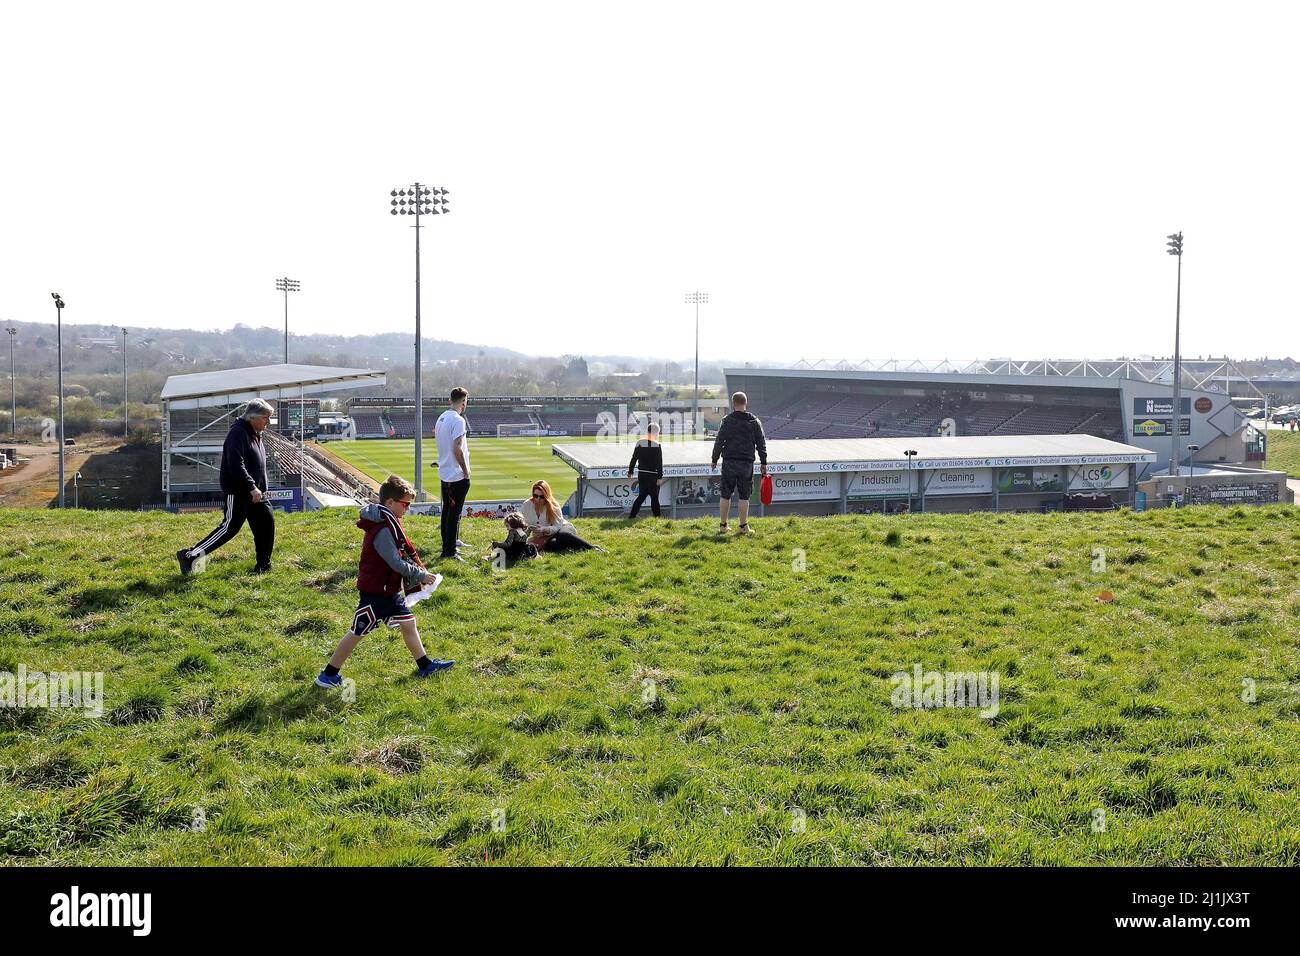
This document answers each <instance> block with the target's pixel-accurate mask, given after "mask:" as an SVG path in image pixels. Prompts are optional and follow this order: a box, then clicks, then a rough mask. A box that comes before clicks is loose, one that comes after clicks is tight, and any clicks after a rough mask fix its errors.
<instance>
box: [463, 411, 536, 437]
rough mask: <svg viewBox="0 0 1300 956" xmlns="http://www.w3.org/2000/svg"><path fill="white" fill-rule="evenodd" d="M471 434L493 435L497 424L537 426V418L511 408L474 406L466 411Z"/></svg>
mask: <svg viewBox="0 0 1300 956" xmlns="http://www.w3.org/2000/svg"><path fill="white" fill-rule="evenodd" d="M465 417H466V420H467V421H468V422H469V433H470V434H471V435H485V436H495V435H496V434H497V426H498V425H518V426H519V427H521V428H538V427H540V425H539V420H538V418H537V416H536V415H534V414H532V413H531V412H521V411H518V410H517V409H513V408H480V407H478V406H475V407H473V408H470V409H468V410H467V411H466V415H465Z"/></svg>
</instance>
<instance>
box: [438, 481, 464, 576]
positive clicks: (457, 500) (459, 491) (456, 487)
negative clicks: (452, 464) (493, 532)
mask: <svg viewBox="0 0 1300 956" xmlns="http://www.w3.org/2000/svg"><path fill="white" fill-rule="evenodd" d="M468 494H469V479H468V478H462V479H461V480H460V481H444V482H443V483H442V556H443V557H444V558H450V557H451V556H452V555H454V554H455V553H456V538H457V536H458V535H459V534H460V509H461V508H463V507H464V506H465V496H466V495H468Z"/></svg>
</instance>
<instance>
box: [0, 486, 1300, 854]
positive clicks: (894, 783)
mask: <svg viewBox="0 0 1300 956" xmlns="http://www.w3.org/2000/svg"><path fill="white" fill-rule="evenodd" d="M211 522H212V516H210V515H186V516H173V515H166V514H158V513H148V514H125V513H110V512H100V513H94V514H85V513H83V514H66V513H49V512H43V513H41V514H39V515H38V516H36V517H32V515H31V513H30V512H27V513H24V512H18V511H9V510H3V511H0V635H2V636H0V670H8V671H11V672H12V671H15V670H16V668H17V667H18V665H20V664H22V665H25V666H26V667H27V668H28V670H29V671H34V670H44V671H51V670H73V669H75V670H102V671H103V672H104V673H105V698H106V700H105V704H106V715H105V717H104V718H102V719H94V718H90V717H84V716H82V715H80V714H79V713H76V712H71V711H60V710H53V711H49V710H36V709H26V710H15V709H12V708H0V862H11V863H12V862H20V863H21V862H35V863H104V864H106V863H124V864H133V865H156V864H173V863H218V862H219V863H227V864H243V863H268V864H306V863H320V864H354V863H388V864H393V863H454V864H475V863H478V864H482V863H485V862H486V863H501V862H504V863H514V864H543V863H566V864H640V863H650V864H656V863H703V864H729V863H730V864H885V863H893V864H907V863H938V864H952V863H1025V864H1057V863H1060V864H1084V863H1105V864H1119V863H1134V864H1154V863H1200V864H1211V863H1215V864H1218V863H1223V864H1227V863H1243V864H1261V863H1272V864H1291V865H1294V864H1296V863H1297V862H1300V801H1297V800H1296V799H1295V793H1296V791H1297V788H1298V787H1300V694H1298V693H1297V690H1298V685H1300V666H1298V665H1297V650H1298V649H1300V637H1298V635H1300V568H1298V566H1297V563H1296V561H1295V555H1296V553H1297V550H1298V549H1300V510H1297V509H1295V508H1290V507H1275V508H1269V509H1243V508H1238V509H1214V508H1191V509H1184V510H1179V511H1174V512H1168V511H1161V512H1150V513H1145V514H1133V513H1128V512H1121V513H1115V514H1106V515H1064V514H1057V515H994V514H977V515H967V516H938V515H934V516H924V515H914V516H910V517H907V518H882V517H866V516H856V517H842V518H817V519H800V518H772V519H767V520H759V521H756V522H755V527H756V529H757V533H756V534H754V535H752V536H750V537H748V538H740V537H735V536H732V537H728V538H725V539H716V538H714V537H713V536H712V534H711V532H712V529H713V525H714V521H713V519H710V520H707V521H697V522H678V523H669V522H642V523H639V524H637V525H635V526H629V525H627V524H626V523H623V522H619V521H603V522H602V521H587V522H579V526H580V529H581V530H582V531H583V532H584V533H586V534H588V535H590V537H592V538H593V539H595V540H597V541H599V542H600V543H602V544H604V545H605V546H606V547H607V548H608V549H609V553H608V554H596V553H591V554H582V555H571V556H554V555H548V556H545V557H543V558H541V559H539V560H538V561H536V562H533V563H531V564H526V565H521V566H519V567H516V568H514V569H512V570H510V571H505V572H501V571H495V570H493V569H491V568H490V567H488V566H486V565H479V566H473V565H469V566H458V567H456V568H453V569H450V570H448V571H447V581H446V583H445V584H444V585H443V587H442V589H441V590H440V591H439V592H438V593H437V594H436V595H435V597H434V598H433V599H431V600H430V601H429V602H427V603H425V604H423V605H421V606H420V607H419V608H418V616H419V619H420V623H421V632H422V634H423V635H424V637H425V639H426V643H427V645H428V647H429V650H430V652H431V653H433V654H435V655H441V656H451V657H455V658H457V659H458V660H459V661H460V663H459V665H458V666H457V667H456V668H455V669H454V670H452V671H450V672H448V673H446V674H444V675H441V676H439V677H437V678H434V679H431V680H428V681H417V680H415V679H414V678H412V677H411V676H410V673H411V670H412V665H411V662H410V660H409V657H408V655H407V653H406V651H405V649H404V648H403V646H402V642H401V639H400V637H399V636H398V635H397V634H396V632H387V631H385V632H383V633H376V634H374V635H372V636H370V637H368V638H367V639H366V640H365V641H363V642H362V645H361V648H360V649H359V651H358V653H357V655H356V656H355V657H354V659H353V661H352V662H351V663H350V665H349V666H348V667H347V668H345V670H344V675H345V676H347V677H350V678H352V679H353V680H355V682H356V695H355V701H353V702H346V701H344V700H342V699H340V697H338V696H330V695H328V694H327V693H326V692H323V691H320V690H318V689H316V688H315V687H313V686H312V685H311V684H310V680H311V678H312V677H313V676H314V675H315V674H316V672H317V670H318V669H319V668H320V666H321V664H322V662H323V660H324V659H325V657H326V655H327V654H328V653H329V651H330V650H331V648H332V646H333V645H334V643H335V641H336V640H337V638H338V637H339V636H340V634H341V633H342V632H343V631H344V630H345V628H346V626H347V624H348V622H349V620H350V618H351V612H352V609H353V607H354V604H355V591H354V590H353V587H354V583H353V582H354V572H355V555H356V551H357V548H358V542H359V532H358V531H357V530H356V529H355V528H354V527H353V525H352V516H351V515H350V514H347V513H338V512H334V513H330V512H320V513H315V514H308V515H291V516H282V517H280V518H279V519H278V535H279V542H280V545H279V550H278V551H277V558H276V568H275V570H274V571H273V572H272V573H271V574H270V575H267V576H264V577H259V578H253V577H250V576H248V574H247V572H248V570H249V568H250V566H251V563H252V556H251V540H250V539H249V538H248V537H247V536H246V535H245V536H244V537H241V538H240V539H237V541H236V542H235V543H232V544H231V545H230V546H228V547H227V549H226V550H225V551H222V552H219V553H218V555H217V556H216V557H215V558H214V559H213V561H212V564H211V566H210V568H209V570H208V572H207V573H205V574H203V575H201V576H198V577H195V578H191V579H181V578H180V577H179V576H178V575H177V573H176V571H175V566H174V563H173V561H172V558H171V554H172V552H173V551H175V550H176V549H177V548H178V547H180V546H182V545H183V544H188V543H191V542H193V541H194V540H195V539H197V538H198V537H199V536H200V535H201V534H202V533H204V532H206V531H207V530H208V529H209V526H210V524H211ZM412 525H413V536H414V537H415V539H416V541H417V543H419V544H423V545H424V546H425V547H426V550H430V549H431V548H430V546H431V545H432V542H433V540H434V538H435V537H436V527H435V524H434V523H433V522H432V521H428V522H425V521H420V522H413V523H412ZM499 527H500V526H499V525H498V524H497V523H493V522H486V521H471V522H469V523H468V527H467V528H466V531H465V533H464V535H463V537H465V538H466V539H467V540H468V541H470V542H471V543H472V544H474V545H475V546H476V547H477V546H480V545H483V544H485V543H486V542H487V541H488V540H489V538H490V537H491V536H495V535H496V534H497V532H498V530H499ZM1098 548H1101V549H1104V551H1105V556H1106V570H1105V571H1104V572H1095V571H1094V570H1093V563H1094V551H1095V549H1098ZM1103 590H1105V591H1109V592H1111V593H1112V594H1113V600H1110V601H1106V600H1101V599H1099V593H1100V592H1102V591H1103ZM917 664H919V665H921V666H922V667H923V668H924V669H926V670H929V669H937V670H969V671H995V672H997V673H998V674H999V675H1000V681H1001V684H1000V691H1001V700H1000V711H999V713H998V714H997V716H996V717H995V718H993V719H984V718H981V717H980V716H979V715H978V714H977V713H976V712H975V711H973V710H963V709H940V710H913V709H895V708H894V707H893V706H892V705H891V700H890V697H891V689H892V685H891V680H890V677H891V675H893V674H894V673H896V672H900V671H903V672H907V671H911V670H912V669H913V667H914V666H915V665H917ZM1243 681H1253V682H1254V685H1253V688H1254V694H1253V700H1250V701H1246V700H1243V696H1246V697H1250V696H1252V695H1250V694H1248V693H1244V691H1243V688H1246V689H1249V688H1250V686H1251V685H1248V684H1245V685H1244V684H1243ZM1099 811H1100V814H1101V815H1099ZM1103 815H1104V816H1103ZM1103 819H1104V828H1101V829H1097V828H1096V827H1097V825H1098V821H1101V820H1103ZM195 821H199V823H198V825H196V822H195Z"/></svg>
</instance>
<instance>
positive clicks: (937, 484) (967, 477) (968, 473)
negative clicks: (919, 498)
mask: <svg viewBox="0 0 1300 956" xmlns="http://www.w3.org/2000/svg"><path fill="white" fill-rule="evenodd" d="M925 493H926V495H927V496H929V495H988V494H992V493H993V470H992V469H991V468H937V469H935V470H934V471H931V472H929V473H928V474H927V475H926V476H925Z"/></svg>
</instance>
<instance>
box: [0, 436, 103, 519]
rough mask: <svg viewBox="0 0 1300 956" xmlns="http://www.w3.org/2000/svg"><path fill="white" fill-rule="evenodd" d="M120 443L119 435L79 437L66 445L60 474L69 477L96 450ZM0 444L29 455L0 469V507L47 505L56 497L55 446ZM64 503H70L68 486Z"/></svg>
mask: <svg viewBox="0 0 1300 956" xmlns="http://www.w3.org/2000/svg"><path fill="white" fill-rule="evenodd" d="M121 443H122V440H121V439H120V438H119V439H105V438H98V439H96V438H87V439H86V440H85V442H84V443H82V441H81V440H80V439H78V442H77V444H76V445H75V446H73V447H71V448H68V449H67V450H66V451H65V453H64V456H63V471H64V476H65V478H67V479H68V480H69V481H71V479H72V476H73V475H75V474H76V473H77V470H78V469H79V468H81V466H82V464H84V463H85V461H86V459H87V458H89V457H90V455H92V454H94V453H96V452H103V451H109V450H111V449H113V448H116V447H117V446H118V445H120V444H121ZM0 446H3V447H5V448H14V447H16V448H17V449H18V457H19V458H30V459H31V461H29V462H26V463H25V464H23V465H21V466H20V467H18V468H15V469H8V468H6V469H5V470H4V471H0V507H5V508H47V507H49V505H50V502H52V501H56V500H57V499H58V497H59V446H58V445H56V444H53V443H52V442H50V443H42V444H35V445H25V444H16V445H10V444H7V443H5V442H4V441H2V440H0ZM65 501H66V503H67V505H68V507H72V502H73V494H72V491H71V490H70V489H69V490H68V491H67V492H66V493H65Z"/></svg>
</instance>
